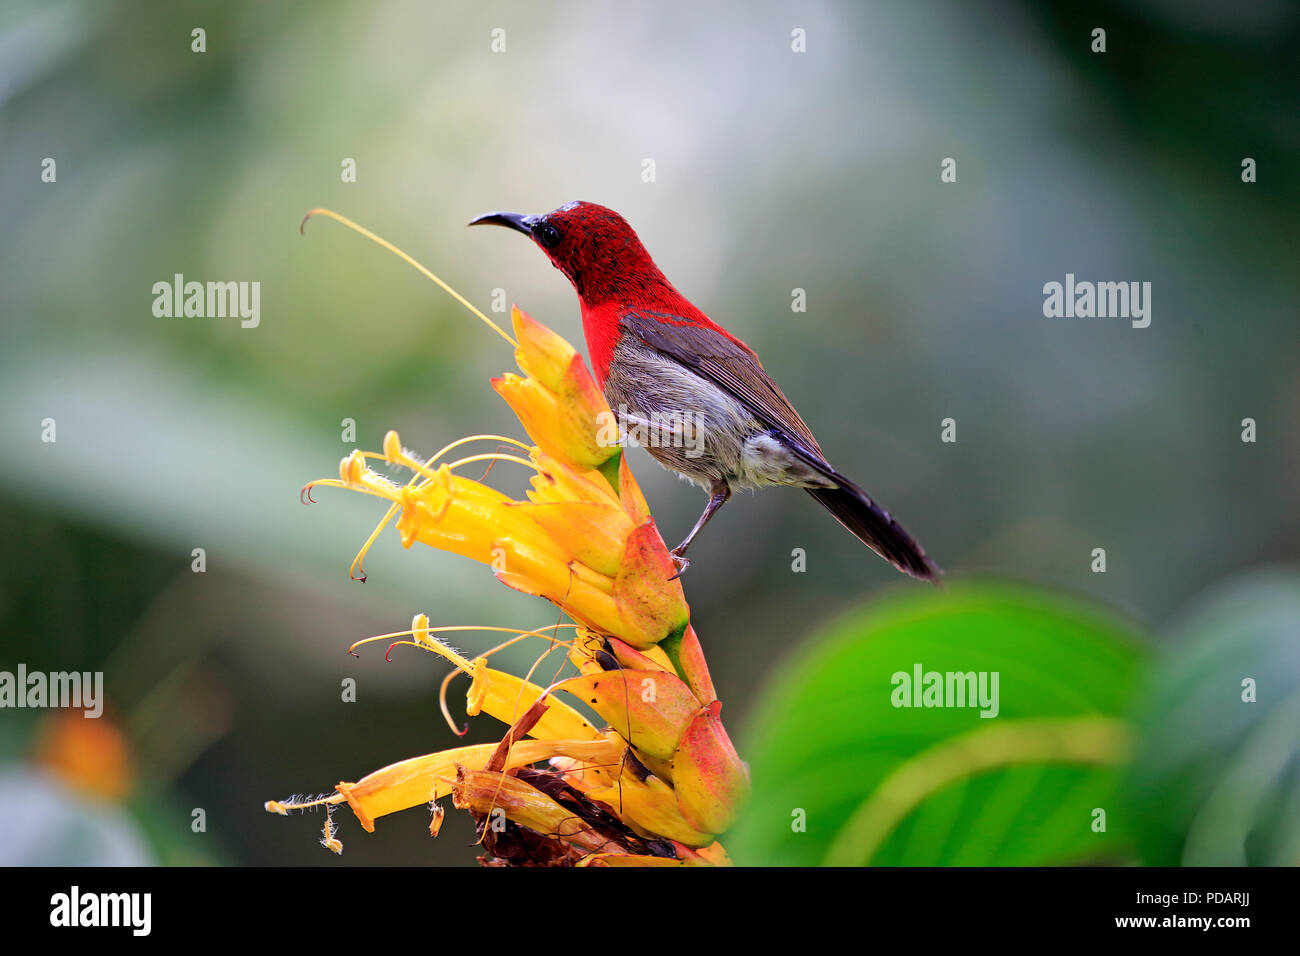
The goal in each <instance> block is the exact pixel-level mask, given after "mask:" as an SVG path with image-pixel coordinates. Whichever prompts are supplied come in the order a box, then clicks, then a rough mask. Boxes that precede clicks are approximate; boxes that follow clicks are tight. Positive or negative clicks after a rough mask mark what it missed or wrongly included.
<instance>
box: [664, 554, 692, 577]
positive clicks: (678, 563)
mask: <svg viewBox="0 0 1300 956" xmlns="http://www.w3.org/2000/svg"><path fill="white" fill-rule="evenodd" d="M668 554H669V555H671V556H672V559H673V565H674V566H675V567H676V568H677V573H676V574H674V575H673V576H672V577H670V578H669V579H668V580H669V581H676V580H677V579H678V578H680V577H681V576H682V575H683V574H685V573H686V569H687V568H689V567H690V566H691V562H690V559H689V558H687V557H686V555H684V554H678V553H677V551H676V550H673V551H669V552H668Z"/></svg>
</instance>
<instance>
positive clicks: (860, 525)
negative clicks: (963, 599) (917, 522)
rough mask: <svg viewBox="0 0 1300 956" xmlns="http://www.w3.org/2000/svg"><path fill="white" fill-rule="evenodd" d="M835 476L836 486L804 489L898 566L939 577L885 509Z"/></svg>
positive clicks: (930, 578)
mask: <svg viewBox="0 0 1300 956" xmlns="http://www.w3.org/2000/svg"><path fill="white" fill-rule="evenodd" d="M834 480H835V481H837V482H839V487H838V488H808V489H806V490H807V492H808V494H810V495H812V496H813V497H814V498H816V499H817V503H818V504H820V505H821V506H822V507H823V508H825V509H826V510H827V511H829V512H830V513H831V514H832V515H834V516H835V520H836V521H838V522H839V523H840V524H842V525H844V527H846V528H848V529H849V530H850V531H852V532H853V533H854V534H855V535H856V536H857V537H858V539H859V540H860V541H862V543H863V544H865V545H866V546H867V547H869V548H870V549H871V550H872V551H874V552H876V554H878V555H880V556H881V557H882V558H884V559H885V560H886V561H888V562H889V563H890V564H892V565H893V566H894V567H896V568H898V570H900V571H902V572H904V573H905V574H910V575H911V576H912V577H914V578H921V579H922V580H925V581H935V580H938V578H939V576H940V575H941V574H943V571H942V570H940V568H939V566H938V565H937V564H935V563H934V562H933V561H931V560H930V559H929V558H928V557H927V556H926V553H925V550H924V549H923V548H922V547H921V546H920V545H919V544H917V543H916V541H915V540H913V538H912V536H911V535H910V534H908V533H907V531H906V530H905V529H904V528H903V526H902V525H901V524H899V523H898V522H897V521H895V520H894V519H893V518H892V517H890V515H889V512H888V511H886V510H885V509H884V508H882V507H880V505H878V504H876V503H875V502H874V501H872V500H871V498H869V497H868V496H867V493H866V492H865V491H863V490H862V489H861V488H859V487H858V486H857V485H855V484H853V482H851V481H849V480H848V479H847V478H845V477H844V476H843V475H839V474H836V475H834Z"/></svg>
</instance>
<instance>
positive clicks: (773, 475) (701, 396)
mask: <svg viewBox="0 0 1300 956" xmlns="http://www.w3.org/2000/svg"><path fill="white" fill-rule="evenodd" d="M605 400H606V401H607V402H609V407H610V408H611V409H612V410H613V412H614V414H615V415H616V416H617V417H618V419H619V423H620V426H621V428H622V430H623V431H624V432H626V435H627V439H628V444H631V445H640V446H641V447H644V448H645V450H646V451H648V452H649V453H650V454H651V455H652V456H653V457H654V458H655V459H656V460H657V461H658V462H659V463H660V464H661V465H663V466H664V467H666V468H669V469H672V470H673V471H676V472H678V473H680V474H681V475H683V476H684V477H685V478H687V479H689V480H690V481H693V482H695V483H696V484H698V485H702V486H703V487H705V488H707V487H708V486H709V485H710V483H711V482H712V481H713V480H715V479H717V478H723V479H725V480H726V481H727V483H728V484H729V485H731V486H732V487H740V488H758V487H761V486H763V485H795V486H798V487H805V488H809V487H826V486H830V485H833V484H834V483H833V482H831V481H829V480H828V479H827V478H825V477H824V476H823V475H822V474H821V473H820V472H818V471H817V470H816V469H814V468H812V467H811V466H810V465H808V464H807V463H806V462H805V461H804V460H803V459H802V458H800V457H799V456H798V455H796V454H795V453H794V452H793V451H791V450H790V449H789V447H788V446H787V445H786V444H785V443H784V442H783V441H782V440H781V439H780V437H778V436H777V435H776V434H775V433H774V432H773V431H772V430H771V429H769V428H768V427H767V426H766V425H764V424H763V423H762V422H760V421H758V420H757V419H755V418H754V416H753V415H752V414H750V412H749V410H748V409H747V408H746V407H745V406H744V405H743V404H741V402H740V401H739V400H738V399H736V398H735V397H734V396H732V395H731V394H729V393H728V392H726V391H724V390H723V389H721V388H719V387H718V386H716V385H714V384H713V383H712V382H710V381H709V380H708V379H706V378H703V377H702V376H700V375H697V374H696V373H695V372H692V371H691V370H690V369H688V368H685V367H683V366H682V365H680V364H678V363H677V362H675V361H673V360H671V359H667V358H664V357H663V356H662V355H660V354H659V353H658V352H656V351H654V350H653V349H649V348H647V347H645V346H643V345H640V344H639V343H638V344H636V345H629V344H628V340H627V339H625V340H624V342H622V343H620V344H619V346H618V348H617V349H616V350H615V353H614V361H613V362H611V363H610V368H609V377H608V378H607V379H606V381H605Z"/></svg>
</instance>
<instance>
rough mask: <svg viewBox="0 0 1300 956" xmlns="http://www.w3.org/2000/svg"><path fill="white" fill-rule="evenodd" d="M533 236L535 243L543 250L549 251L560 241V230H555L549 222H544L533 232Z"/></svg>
mask: <svg viewBox="0 0 1300 956" xmlns="http://www.w3.org/2000/svg"><path fill="white" fill-rule="evenodd" d="M533 235H534V236H535V237H536V238H537V241H538V242H539V243H541V244H542V246H544V247H545V248H547V249H549V248H551V246H553V245H555V244H556V243H557V242H559V241H560V230H558V229H556V228H555V227H554V226H552V225H551V224H550V223H549V222H544V223H542V224H541V225H540V226H538V227H537V229H536V230H534V232H533Z"/></svg>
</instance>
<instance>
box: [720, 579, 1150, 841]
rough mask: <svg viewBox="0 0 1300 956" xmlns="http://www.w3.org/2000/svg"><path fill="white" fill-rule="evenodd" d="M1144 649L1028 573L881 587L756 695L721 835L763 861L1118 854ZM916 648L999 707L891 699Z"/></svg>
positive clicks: (1113, 622)
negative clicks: (743, 775)
mask: <svg viewBox="0 0 1300 956" xmlns="http://www.w3.org/2000/svg"><path fill="white" fill-rule="evenodd" d="M1142 661H1143V653H1142V651H1141V650H1140V642H1139V637H1138V634H1137V632H1136V630H1135V628H1134V627H1133V626H1132V625H1130V624H1128V623H1125V622H1124V621H1122V620H1120V619H1118V618H1116V617H1115V616H1113V615H1111V614H1108V613H1105V612H1103V611H1100V610H1096V609H1093V608H1090V607H1087V606H1084V605H1081V604H1078V603H1076V602H1074V601H1072V600H1067V599H1065V598H1062V597H1059V596H1056V595H1053V594H1049V593H1046V592H1042V591H1035V590H1030V589H1027V588H1020V587H1013V586H1008V585H1003V584H988V583H965V584H955V585H949V586H947V587H945V588H943V589H934V590H925V591H912V592H909V593H907V594H905V595H903V594H900V595H895V596H891V597H888V598H885V599H882V600H880V601H877V602H875V603H873V604H871V605H869V606H868V607H866V608H865V609H863V610H861V611H859V612H856V613H854V614H851V615H850V616H848V617H847V618H845V619H843V620H842V621H840V622H839V623H837V624H835V625H834V626H832V627H831V628H830V629H829V630H828V631H826V632H825V633H824V634H822V635H819V636H817V637H814V638H813V639H812V640H810V641H808V642H807V643H806V644H804V645H803V646H802V647H801V648H800V649H799V650H798V651H797V652H796V653H795V655H794V656H793V657H792V658H791V659H790V660H789V661H788V663H787V666H786V667H785V668H783V669H782V671H781V673H780V676H779V678H778V679H777V680H776V682H775V684H774V685H773V686H771V687H770V688H769V689H768V690H767V692H766V693H765V694H764V695H763V698H762V699H761V701H760V702H759V704H758V706H757V708H756V712H755V713H756V718H755V720H754V721H753V725H752V727H751V728H750V733H749V734H748V735H747V737H746V738H745V743H744V744H743V745H742V749H741V752H742V753H743V754H744V755H745V756H746V758H747V759H748V760H749V761H750V764H751V771H752V774H753V784H754V793H753V796H752V798H751V799H750V801H749V802H748V804H747V806H746V807H745V808H744V810H743V812H742V814H741V817H740V820H739V821H738V823H737V825H736V826H735V827H734V828H733V830H732V832H731V833H730V834H729V835H728V838H727V846H728V848H729V849H730V850H731V852H732V853H733V855H734V857H735V858H736V860H737V862H739V863H748V864H776V865H819V864H862V863H868V862H869V863H872V864H876V865H971V866H989V865H1035V864H1045V863H1063V862H1074V861H1081V860H1102V859H1110V860H1118V859H1122V858H1124V857H1125V855H1126V854H1127V845H1128V841H1129V836H1130V829H1131V827H1130V821H1129V820H1128V819H1127V818H1126V816H1125V814H1124V813H1123V812H1122V811H1121V810H1120V808H1119V806H1118V805H1117V798H1116V790H1117V786H1118V783H1119V780H1120V778H1121V772H1122V771H1121V766H1122V764H1123V762H1124V761H1125V760H1126V759H1127V756H1128V753H1129V746H1130V742H1131V733H1130V728H1129V726H1128V724H1127V722H1126V721H1125V719H1124V717H1125V714H1126V712H1127V710H1128V708H1129V706H1130V703H1131V700H1132V696H1133V693H1134V689H1135V687H1136V685H1137V682H1138V679H1139V672H1140V670H1141V666H1142ZM918 665H919V666H920V668H921V670H922V673H925V672H932V671H933V672H940V673H943V674H945V675H946V674H947V673H948V672H953V673H962V674H964V673H970V672H974V673H976V674H979V673H983V674H985V675H986V677H985V684H984V687H985V689H986V690H987V691H988V694H987V695H986V699H987V700H988V701H989V702H990V703H991V702H992V701H993V700H996V708H994V707H992V706H989V707H985V708H981V707H979V706H974V707H972V706H942V707H940V706H930V707H927V706H919V707H918V706H896V704H901V703H902V702H903V700H907V701H908V702H909V703H910V702H911V701H912V698H907V697H906V695H905V690H904V688H905V684H904V681H903V680H902V678H901V677H899V676H896V675H908V677H909V678H910V677H912V676H913V675H914V674H915V669H916V667H917V666H918ZM994 674H996V675H997V684H996V688H997V692H996V695H994V694H993V688H994V684H993V683H992V678H993V675H994ZM922 683H923V684H924V683H925V678H923V680H922ZM944 685H945V687H944V690H945V698H944V699H945V703H949V704H953V705H955V704H958V703H960V701H959V700H958V698H957V696H956V694H955V693H954V695H953V696H952V697H951V698H948V697H947V696H946V690H947V680H946V678H945V680H944ZM956 689H957V682H955V681H954V683H953V690H954V692H955V691H956ZM922 703H924V701H922ZM981 709H984V710H985V711H987V712H989V713H990V714H991V716H989V717H981V716H980V713H981ZM994 710H996V715H992V713H993V711H994ZM1098 810H1101V811H1104V812H1105V827H1106V828H1105V830H1104V831H1101V830H1100V829H1099V828H1098V827H1096V826H1095V821H1097V820H1099V819H1100V817H1099V816H1098V814H1097V812H1096V811H1098Z"/></svg>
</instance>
